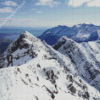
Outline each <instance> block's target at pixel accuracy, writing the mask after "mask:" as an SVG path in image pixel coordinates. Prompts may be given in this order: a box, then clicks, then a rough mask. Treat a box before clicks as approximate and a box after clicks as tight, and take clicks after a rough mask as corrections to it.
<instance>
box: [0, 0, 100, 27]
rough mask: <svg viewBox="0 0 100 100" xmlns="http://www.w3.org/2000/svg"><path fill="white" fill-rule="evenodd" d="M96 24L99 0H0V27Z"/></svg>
mask: <svg viewBox="0 0 100 100" xmlns="http://www.w3.org/2000/svg"><path fill="white" fill-rule="evenodd" d="M82 23H86V24H90V23H91V24H95V25H100V0H11V1H10V0H0V27H3V26H13V27H14V26H16V27H54V26H58V25H66V26H73V25H75V24H82Z"/></svg>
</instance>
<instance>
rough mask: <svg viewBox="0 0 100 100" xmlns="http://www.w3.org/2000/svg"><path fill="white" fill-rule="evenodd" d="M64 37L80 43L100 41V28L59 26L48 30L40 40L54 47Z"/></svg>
mask: <svg viewBox="0 0 100 100" xmlns="http://www.w3.org/2000/svg"><path fill="white" fill-rule="evenodd" d="M62 36H67V37H68V38H70V39H73V40H74V41H76V42H78V43H80V42H88V41H95V40H98V39H100V26H96V25H93V24H78V25H74V26H73V27H67V26H60V25H59V26H57V27H54V28H51V29H48V30H46V31H45V32H44V33H43V34H42V35H41V36H39V38H40V39H41V40H45V41H46V42H47V43H48V44H49V45H54V44H55V43H56V42H57V40H58V39H60V38H61V37H62Z"/></svg>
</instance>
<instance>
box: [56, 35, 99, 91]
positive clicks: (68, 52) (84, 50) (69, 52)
mask: <svg viewBox="0 0 100 100" xmlns="http://www.w3.org/2000/svg"><path fill="white" fill-rule="evenodd" d="M54 49H56V50H58V51H59V52H60V53H62V54H64V55H65V56H67V57H68V58H70V59H71V62H72V63H73V64H74V66H75V67H76V69H77V70H78V73H79V75H80V76H82V77H83V78H84V79H85V80H86V81H87V82H89V83H90V84H91V85H92V86H94V87H96V88H97V89H98V90H99V91H100V80H99V79H100V40H98V41H96V42H87V43H79V44H78V43H76V42H75V41H73V40H71V39H68V38H67V37H65V36H64V37H62V38H61V39H60V40H59V41H58V42H57V43H56V44H55V45H54Z"/></svg>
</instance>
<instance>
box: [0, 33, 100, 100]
mask: <svg viewBox="0 0 100 100" xmlns="http://www.w3.org/2000/svg"><path fill="white" fill-rule="evenodd" d="M65 40H66V38H65ZM61 41H63V40H61ZM61 41H60V42H61ZM64 43H65V42H64V41H63V44H62V45H64ZM66 43H67V42H66ZM69 44H70V42H69ZM58 51H60V52H61V48H59V50H58ZM58 51H56V50H54V49H53V48H52V47H51V46H49V45H47V44H46V43H45V42H44V43H43V42H41V41H40V40H39V39H37V38H36V37H34V36H32V35H31V34H30V33H28V32H24V33H23V34H21V36H20V37H19V38H18V39H17V40H16V41H15V42H13V43H12V44H11V45H10V46H9V47H8V49H7V50H6V51H5V53H4V56H3V57H2V58H1V60H0V61H1V62H0V66H1V67H7V60H6V55H7V54H8V53H12V55H13V67H11V65H9V66H8V68H2V69H0V100H100V97H99V96H100V93H99V91H98V90H96V89H95V88H94V87H92V86H90V84H89V83H86V81H84V80H83V77H81V73H82V72H81V69H80V70H78V68H76V65H75V63H73V62H72V59H71V58H70V57H69V56H67V54H64V55H63V54H61V53H60V52H58ZM84 56H85V55H84ZM88 59H89V58H88ZM77 62H78V61H77ZM79 62H80V61H79ZM78 64H79V63H77V67H79V66H78ZM82 67H83V66H82ZM80 68H81V65H80ZM83 71H84V70H83ZM78 72H79V73H78ZM84 79H85V78H84Z"/></svg>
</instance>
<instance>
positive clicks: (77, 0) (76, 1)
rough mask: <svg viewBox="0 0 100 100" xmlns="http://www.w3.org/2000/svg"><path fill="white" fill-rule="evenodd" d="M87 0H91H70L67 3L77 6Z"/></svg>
mask: <svg viewBox="0 0 100 100" xmlns="http://www.w3.org/2000/svg"><path fill="white" fill-rule="evenodd" d="M89 1H91V0H70V1H69V3H68V5H70V6H73V7H78V6H81V5H82V4H84V3H87V2H89Z"/></svg>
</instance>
